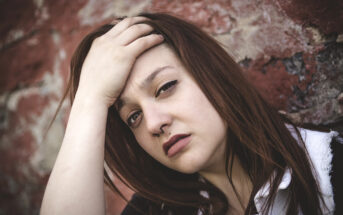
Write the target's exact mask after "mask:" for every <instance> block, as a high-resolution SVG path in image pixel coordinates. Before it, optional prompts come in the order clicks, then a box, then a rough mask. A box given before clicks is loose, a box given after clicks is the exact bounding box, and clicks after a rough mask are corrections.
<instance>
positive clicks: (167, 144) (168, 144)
mask: <svg viewBox="0 0 343 215" xmlns="http://www.w3.org/2000/svg"><path fill="white" fill-rule="evenodd" d="M189 136H190V134H177V135H174V136H172V137H171V138H170V139H169V140H168V141H167V142H165V143H163V150H164V153H165V154H166V155H168V157H169V156H170V155H169V154H168V151H169V149H170V148H171V147H173V146H174V145H175V144H176V143H178V142H179V141H180V140H182V139H184V138H186V137H189ZM173 154H174V153H173Z"/></svg>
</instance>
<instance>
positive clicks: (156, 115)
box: [40, 17, 248, 215]
mask: <svg viewBox="0 0 343 215" xmlns="http://www.w3.org/2000/svg"><path fill="white" fill-rule="evenodd" d="M144 20H146V18H144V17H131V18H126V19H124V20H123V21H120V22H119V23H118V24H116V25H115V27H113V28H112V29H111V30H110V31H108V32H107V33H106V34H104V35H103V36H101V37H99V38H97V39H96V40H95V41H94V42H93V44H92V46H91V49H90V51H89V53H88V55H87V57H86V59H85V62H84V64H83V66H82V71H81V77H80V82H79V87H78V90H77V93H76V96H75V99H74V102H73V105H72V108H71V112H70V116H69V120H68V124H67V128H66V132H65V136H64V139H63V142H62V146H61V149H60V151H59V154H58V157H57V160H56V162H55V165H54V167H53V170H52V172H51V175H50V178H49V181H48V184H47V187H46V190H45V193H44V197H43V202H42V207H41V211H40V212H41V214H42V215H45V214H49V215H51V214H82V215H85V214H105V198H104V183H103V178H104V175H103V165H104V142H105V141H104V140H105V130H106V119H107V114H108V107H109V106H111V105H112V104H114V103H115V102H116V101H117V100H118V99H119V98H118V97H119V95H122V98H121V99H125V97H126V101H127V104H130V105H126V106H125V107H123V108H122V110H121V114H122V117H123V119H124V120H126V119H127V116H128V114H130V113H132V111H133V110H134V109H139V110H141V111H142V113H143V117H142V121H141V122H140V125H139V126H138V127H136V128H133V129H134V134H135V136H136V138H137V140H138V142H139V143H140V144H141V146H142V147H143V148H144V149H145V150H146V151H147V152H148V153H149V154H151V155H152V156H153V157H154V158H155V159H156V160H158V161H160V162H161V163H163V164H164V165H166V166H169V167H171V168H173V169H175V170H178V171H181V172H184V173H191V172H197V171H198V172H199V173H200V174H202V175H203V176H204V177H205V178H207V179H208V180H209V181H211V182H212V183H213V184H215V185H216V186H217V187H219V188H220V189H221V190H223V192H224V193H225V194H226V195H227V198H228V200H229V201H230V204H231V206H233V210H232V211H229V214H242V213H241V212H242V208H241V209H240V204H239V202H238V201H237V199H235V195H233V192H232V188H231V186H230V184H228V183H227V177H226V176H225V175H224V173H225V168H224V166H225V165H224V160H223V158H224V155H223V151H224V146H225V144H224V143H225V130H226V125H225V123H224V122H223V121H222V119H221V118H220V117H219V115H218V113H217V112H216V111H215V110H214V108H213V107H212V106H211V104H210V103H209V102H208V100H207V99H206V97H205V96H204V95H203V93H202V92H201V90H200V89H199V87H198V86H197V85H196V83H195V81H194V80H193V79H192V77H190V76H189V74H188V73H187V71H186V70H185V69H184V68H183V67H182V65H181V63H180V62H179V60H178V59H177V58H176V57H175V56H174V55H173V53H172V51H171V50H169V49H168V48H167V47H165V46H157V47H156V48H152V47H154V46H156V45H158V44H161V43H162V42H163V37H161V36H160V35H156V34H150V33H151V32H152V31H153V29H152V28H151V27H150V26H148V25H146V24H137V23H139V22H141V21H144ZM151 48H152V49H151ZM147 50H148V51H147ZM142 53H144V54H142ZM137 58H138V59H137ZM156 59H159V60H156ZM166 65H169V66H172V69H168V70H165V71H163V76H162V74H161V76H160V75H159V76H157V77H156V80H154V81H153V82H152V83H151V84H150V85H147V86H148V87H145V88H144V89H140V88H139V86H140V84H141V81H142V78H145V77H146V75H148V74H149V73H151V72H152V71H153V70H154V69H156V67H161V66H166ZM130 72H131V73H130ZM172 79H173V80H175V79H178V83H177V85H175V87H174V89H173V90H172V91H167V90H165V91H163V92H162V91H161V94H160V97H158V98H155V97H154V96H152V95H154V93H153V92H154V91H155V90H156V89H157V88H158V89H159V88H160V87H161V85H163V84H164V83H165V82H166V81H168V80H172ZM161 125H163V126H162V127H163V131H164V133H163V134H159V132H161V130H160V127H161ZM178 133H187V134H191V142H190V144H189V145H188V146H187V147H186V148H184V150H183V151H182V153H179V154H177V155H176V156H174V157H172V158H168V157H166V156H165V154H164V152H163V150H162V147H161V144H162V143H163V142H165V141H166V140H167V139H168V138H169V137H170V135H174V134H178ZM157 134H158V136H157ZM157 137H158V138H157ZM186 164H187V165H186ZM237 164H238V162H236V165H235V166H234V170H233V171H234V174H233V180H234V183H235V182H236V181H237V184H236V183H235V185H236V186H237V188H238V192H241V191H242V190H243V189H241V187H244V186H243V183H242V181H244V180H242V176H243V175H241V173H244V171H243V170H241V168H240V167H239V165H238V166H237ZM243 191H244V190H243ZM90 193H91V194H92V195H89V194H90ZM243 193H244V192H243ZM247 196H248V195H247ZM243 199H244V198H243ZM237 202H238V203H237ZM243 202H244V201H243ZM236 208H237V209H236Z"/></svg>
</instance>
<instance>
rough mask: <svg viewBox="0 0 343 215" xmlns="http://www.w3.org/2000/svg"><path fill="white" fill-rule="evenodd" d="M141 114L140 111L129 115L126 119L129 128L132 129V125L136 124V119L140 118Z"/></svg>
mask: <svg viewBox="0 0 343 215" xmlns="http://www.w3.org/2000/svg"><path fill="white" fill-rule="evenodd" d="M141 113H142V111H136V112H134V113H133V114H131V115H130V116H129V118H128V119H127V124H128V125H129V126H130V127H133V126H134V124H135V123H136V122H137V120H138V118H139V117H140V115H141Z"/></svg>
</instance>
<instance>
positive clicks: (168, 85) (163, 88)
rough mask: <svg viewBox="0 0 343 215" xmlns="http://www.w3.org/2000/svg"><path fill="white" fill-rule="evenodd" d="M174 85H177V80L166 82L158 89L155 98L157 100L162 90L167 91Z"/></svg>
mask: <svg viewBox="0 0 343 215" xmlns="http://www.w3.org/2000/svg"><path fill="white" fill-rule="evenodd" d="M176 83H177V80H174V81H170V82H167V83H166V84H164V85H163V86H162V87H161V88H160V89H158V90H157V92H156V95H155V97H156V98H157V97H158V96H159V95H160V94H161V92H162V90H163V91H167V90H168V89H169V88H171V87H172V86H174V85H175V84H176Z"/></svg>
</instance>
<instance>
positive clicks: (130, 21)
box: [106, 16, 149, 37]
mask: <svg viewBox="0 0 343 215" xmlns="http://www.w3.org/2000/svg"><path fill="white" fill-rule="evenodd" d="M146 20H149V19H148V18H146V17H143V16H136V17H129V18H125V19H124V20H122V21H120V22H118V24H116V25H115V26H114V27H113V28H111V30H109V31H108V32H107V33H106V35H108V36H111V37H115V36H117V35H119V34H120V33H122V32H123V31H125V30H126V29H127V28H129V27H130V26H132V25H134V24H136V23H139V22H143V21H146Z"/></svg>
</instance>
